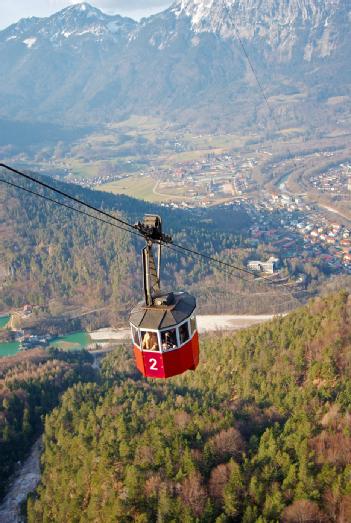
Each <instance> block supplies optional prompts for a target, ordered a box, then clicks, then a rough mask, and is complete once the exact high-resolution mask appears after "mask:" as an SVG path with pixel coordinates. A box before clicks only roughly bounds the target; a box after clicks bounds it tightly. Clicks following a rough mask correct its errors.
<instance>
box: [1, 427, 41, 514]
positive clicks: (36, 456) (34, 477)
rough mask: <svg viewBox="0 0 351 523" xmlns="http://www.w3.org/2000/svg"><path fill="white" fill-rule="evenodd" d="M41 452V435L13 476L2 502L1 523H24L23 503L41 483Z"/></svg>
mask: <svg viewBox="0 0 351 523" xmlns="http://www.w3.org/2000/svg"><path fill="white" fill-rule="evenodd" d="M41 452H42V440H41V437H40V438H39V439H38V440H37V441H36V442H35V444H34V445H33V447H32V449H31V452H30V455H29V456H28V458H27V459H26V461H25V462H24V463H23V465H21V467H20V469H19V470H18V471H17V472H15V474H14V475H13V477H12V480H11V482H10V488H9V491H8V493H7V494H6V496H5V498H4V500H3V502H2V503H1V504H0V522H1V523H23V521H24V520H23V519H22V517H21V515H20V509H21V504H22V503H23V501H25V499H26V498H27V496H28V494H29V493H30V492H33V490H34V489H35V487H36V486H37V484H38V483H39V480H40V454H41Z"/></svg>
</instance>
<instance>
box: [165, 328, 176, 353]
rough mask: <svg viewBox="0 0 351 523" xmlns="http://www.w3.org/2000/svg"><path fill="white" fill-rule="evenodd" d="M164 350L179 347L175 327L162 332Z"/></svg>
mask: <svg viewBox="0 0 351 523" xmlns="http://www.w3.org/2000/svg"><path fill="white" fill-rule="evenodd" d="M161 340H162V350H163V351H167V350H171V349H176V348H177V335H176V331H175V329H170V330H169V331H166V332H162V333H161Z"/></svg>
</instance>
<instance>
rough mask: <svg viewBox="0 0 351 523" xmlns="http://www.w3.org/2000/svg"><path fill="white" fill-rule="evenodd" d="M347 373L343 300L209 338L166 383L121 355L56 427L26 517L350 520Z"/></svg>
mask: <svg viewBox="0 0 351 523" xmlns="http://www.w3.org/2000/svg"><path fill="white" fill-rule="evenodd" d="M350 371H351V296H350V295H348V294H347V293H345V292H343V293H339V294H336V295H332V296H329V297H328V298H326V299H321V298H318V299H316V300H314V301H312V302H310V303H309V304H308V306H306V307H304V308H301V309H299V310H296V311H295V312H293V313H291V314H290V315H289V316H287V317H284V318H277V319H276V320H274V321H272V322H270V323H267V324H265V325H261V326H259V327H255V328H251V329H248V330H245V331H242V332H240V333H238V334H237V335H235V336H230V337H229V336H225V335H219V334H218V335H216V336H215V337H207V338H204V339H203V340H202V355H201V363H200V366H199V367H198V369H197V370H196V372H194V373H191V372H188V373H187V374H185V375H184V376H180V377H177V378H173V379H171V380H168V381H167V382H166V383H160V382H156V381H152V380H145V379H141V378H140V375H138V374H137V372H136V371H135V370H134V365H133V361H132V360H131V356H130V352H129V349H128V350H127V349H126V350H124V351H121V350H118V352H116V353H115V354H114V355H111V356H109V357H107V358H106V359H105V361H104V363H103V367H102V383H101V385H78V386H75V387H74V388H72V389H71V390H70V391H68V392H67V393H66V394H65V396H64V399H63V402H62V405H61V407H60V408H58V409H56V410H55V411H54V412H53V413H52V414H51V415H50V417H49V418H48V419H47V421H46V430H45V437H44V441H45V452H44V457H43V467H44V468H43V476H42V482H41V485H40V486H39V488H38V491H37V494H36V495H35V496H34V497H32V499H31V500H30V502H29V504H28V515H29V522H30V523H34V522H37V521H46V522H48V523H49V522H55V523H61V522H62V523H63V522H64V521H72V522H79V521H83V519H84V521H87V520H88V521H101V522H102V521H103V522H104V523H109V522H111V523H112V522H114V521H121V522H129V521H138V522H147V521H164V522H171V521H173V522H179V523H180V522H185V521H186V522H189V523H190V522H194V523H195V522H210V521H211V522H212V521H216V522H225V521H228V522H229V521H243V522H246V523H251V522H252V523H254V522H256V521H259V522H262V523H264V522H267V523H268V522H273V521H283V522H287V523H294V522H296V523H297V522H300V521H313V522H339V523H346V522H348V521H350V519H351V481H350V456H351V436H350V431H351V425H350V414H349V413H350V407H351V373H350ZM82 518H83V519H82Z"/></svg>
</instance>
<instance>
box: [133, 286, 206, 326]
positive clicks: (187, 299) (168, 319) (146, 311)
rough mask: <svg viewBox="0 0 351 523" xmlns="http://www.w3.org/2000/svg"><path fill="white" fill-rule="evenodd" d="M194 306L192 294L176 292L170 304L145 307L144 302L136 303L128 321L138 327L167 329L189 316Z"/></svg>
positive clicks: (194, 301)
mask: <svg viewBox="0 0 351 523" xmlns="http://www.w3.org/2000/svg"><path fill="white" fill-rule="evenodd" d="M195 307H196V300H195V298H194V296H191V295H190V294H188V293H187V292H176V293H174V303H173V304H172V305H159V306H157V305H153V306H152V307H147V306H146V305H145V303H144V302H140V303H138V305H136V306H135V307H134V309H133V310H132V311H131V313H130V316H129V321H130V323H132V324H133V325H134V326H135V327H138V328H139V329H146V330H147V329H167V328H168V327H172V326H174V325H177V324H178V323H181V322H182V321H184V320H186V319H187V318H189V316H191V314H192V313H193V312H194V310H195Z"/></svg>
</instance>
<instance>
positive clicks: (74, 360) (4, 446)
mask: <svg viewBox="0 0 351 523" xmlns="http://www.w3.org/2000/svg"><path fill="white" fill-rule="evenodd" d="M91 363H92V356H90V354H88V353H86V352H80V353H78V352H72V353H68V352H61V351H58V350H55V349H52V350H49V351H45V350H39V349H38V350H34V351H30V352H28V353H25V354H19V355H18V356H14V357H9V358H2V359H0V498H1V497H2V495H3V494H4V492H5V487H6V482H7V480H8V478H9V476H10V474H11V472H12V471H13V468H14V465H15V463H16V462H17V461H19V460H22V459H23V458H24V457H25V456H26V453H27V452H28V450H29V449H30V447H31V445H32V444H33V442H34V440H35V438H37V437H38V435H39V434H40V433H41V432H42V430H43V419H44V416H45V414H47V413H48V412H51V410H52V409H53V408H54V407H55V406H56V405H57V404H58V402H59V398H60V395H61V394H62V393H63V392H64V391H65V390H66V389H67V388H69V387H71V386H72V385H73V384H74V383H77V382H80V383H82V382H84V381H91V380H92V379H94V376H95V373H94V370H93V369H92V366H91Z"/></svg>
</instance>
